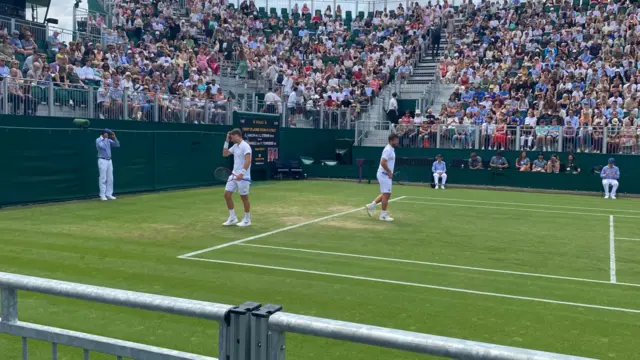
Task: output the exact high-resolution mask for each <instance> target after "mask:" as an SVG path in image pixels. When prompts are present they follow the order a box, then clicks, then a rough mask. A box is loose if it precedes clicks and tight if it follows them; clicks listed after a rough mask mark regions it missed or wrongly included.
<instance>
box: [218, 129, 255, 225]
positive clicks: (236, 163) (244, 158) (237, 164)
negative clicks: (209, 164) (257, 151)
mask: <svg viewBox="0 0 640 360" xmlns="http://www.w3.org/2000/svg"><path fill="white" fill-rule="evenodd" d="M229 142H232V143H233V146H232V147H231V148H229ZM229 155H233V174H232V175H229V179H228V180H227V185H226V186H225V187H224V200H225V201H226V202H227V209H229V219H227V221H225V222H224V223H223V224H222V225H224V226H231V225H234V224H236V225H237V226H249V225H251V213H250V212H249V211H250V209H251V204H249V185H251V146H249V144H248V143H247V142H246V141H244V140H243V139H242V131H240V129H233V130H231V131H229V134H227V141H225V143H224V148H223V149H222V156H224V157H227V156H229ZM236 190H237V191H238V194H240V198H241V199H242V203H243V204H244V218H243V219H242V221H240V222H238V218H237V217H236V212H235V210H234V208H233V199H232V198H231V195H233V193H234V192H235V191H236Z"/></svg>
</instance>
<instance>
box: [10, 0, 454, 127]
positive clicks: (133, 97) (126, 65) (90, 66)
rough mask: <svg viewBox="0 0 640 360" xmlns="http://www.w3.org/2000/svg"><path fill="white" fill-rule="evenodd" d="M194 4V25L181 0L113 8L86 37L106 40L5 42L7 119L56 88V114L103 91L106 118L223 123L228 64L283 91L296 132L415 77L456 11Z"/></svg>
mask: <svg viewBox="0 0 640 360" xmlns="http://www.w3.org/2000/svg"><path fill="white" fill-rule="evenodd" d="M188 4H189V8H188V9H187V11H186V15H185V14H184V13H183V12H178V11H177V10H176V9H177V7H178V6H179V5H178V3H177V2H175V1H172V0H159V1H153V2H128V1H116V3H115V6H114V7H113V14H109V16H112V17H111V19H110V21H106V20H105V18H103V17H97V18H93V17H89V19H88V22H87V28H88V30H87V34H90V33H91V31H92V30H91V29H95V28H98V29H100V33H101V34H103V38H101V39H99V41H93V40H92V39H93V38H92V37H91V36H88V37H86V38H81V39H78V40H77V41H69V42H63V41H61V40H60V38H59V35H60V34H59V33H58V32H53V33H52V35H50V36H49V37H48V39H46V40H45V41H42V42H41V43H40V44H36V43H35V42H33V41H30V40H29V36H30V34H29V31H28V29H27V30H25V31H23V32H18V33H17V34H0V35H2V37H3V39H2V45H0V56H2V59H4V60H5V62H6V66H0V76H2V77H3V78H5V77H6V79H7V81H8V82H9V86H8V88H9V97H10V102H11V103H12V107H11V109H9V110H10V111H12V112H22V111H24V113H25V114H29V113H32V112H35V111H37V107H38V105H39V104H41V103H46V102H47V101H48V97H47V90H46V87H48V84H49V83H53V84H54V85H53V86H54V88H55V96H54V102H55V104H56V105H59V106H68V107H71V108H75V107H77V106H86V105H87V104H88V103H89V101H90V100H89V99H88V97H87V91H85V90H86V89H88V87H95V91H94V94H95V95H94V96H95V99H94V100H93V101H95V103H96V105H97V112H96V114H97V115H99V116H100V117H110V118H122V117H123V116H125V114H126V115H128V117H129V118H134V119H150V117H151V113H152V109H151V107H152V104H155V103H156V102H157V104H158V106H159V107H160V110H159V111H158V112H159V114H160V120H166V121H173V120H175V117H176V111H177V110H179V109H184V111H185V112H186V114H187V115H186V117H187V119H188V120H189V121H194V122H198V121H201V122H215V116H214V117H213V118H212V117H211V116H210V118H209V119H204V118H203V116H204V114H205V110H204V107H205V106H208V107H209V108H208V109H207V110H209V111H208V113H209V114H213V115H215V113H216V112H223V111H224V110H225V109H226V108H227V106H230V101H231V100H230V99H229V98H228V96H227V95H228V94H225V91H226V89H222V88H221V87H220V85H219V83H220V82H219V81H218V82H216V80H217V79H219V76H220V72H221V68H222V67H224V66H226V65H229V66H232V67H233V69H234V72H235V76H236V77H237V78H243V79H257V78H260V79H261V80H264V83H265V84H266V87H267V89H271V90H275V89H276V88H280V90H278V91H279V93H278V98H280V97H281V98H282V100H283V103H284V104H286V107H287V108H289V109H291V108H293V109H295V110H293V111H291V112H289V115H290V116H289V121H290V122H291V123H292V124H293V123H294V122H295V118H296V117H297V116H298V115H300V114H304V113H308V111H310V110H312V109H318V108H319V107H321V106H322V107H324V108H326V109H332V108H341V107H344V106H347V107H349V108H351V107H356V106H357V108H355V109H354V110H352V111H353V112H354V113H355V114H356V115H357V114H358V113H360V112H361V108H360V107H361V106H366V105H368V104H370V103H371V101H372V99H373V98H374V97H375V96H376V95H377V94H379V92H380V91H381V89H382V87H383V86H385V84H387V83H388V82H389V81H390V80H391V79H392V78H393V76H394V75H395V73H396V72H398V70H399V69H400V70H402V71H403V72H409V71H410V70H411V69H412V66H413V62H414V59H415V58H416V54H417V53H418V52H419V51H420V48H421V45H422V42H423V41H424V40H425V34H426V32H427V31H428V29H429V27H430V26H431V24H433V23H435V22H437V21H439V20H440V17H441V16H442V14H443V13H444V12H445V11H444V10H446V7H448V4H446V2H445V5H446V7H443V5H440V4H438V5H437V6H432V5H427V6H420V5H419V4H418V3H417V2H416V3H411V6H410V7H409V8H407V9H405V8H404V7H403V6H402V5H399V6H398V7H397V8H396V9H393V10H391V9H390V10H387V9H386V8H385V9H384V10H382V11H376V12H375V13H371V14H366V15H365V14H364V13H359V14H352V13H351V12H350V11H346V12H344V13H343V12H342V10H341V9H340V6H337V7H336V9H331V7H327V9H326V10H325V11H324V12H322V11H320V10H316V11H315V13H314V14H312V13H311V11H310V9H309V7H308V5H307V4H306V3H303V4H302V6H300V5H299V4H297V3H295V4H294V6H293V8H292V9H281V12H280V13H277V10H276V9H264V8H258V7H256V5H255V3H254V2H253V1H250V2H248V1H243V2H242V3H241V4H240V5H239V8H236V7H234V6H233V5H232V4H228V3H226V2H225V1H224V0H207V1H194V2H192V3H188ZM267 10H269V11H270V12H269V13H267ZM107 23H110V24H111V26H107ZM14 68H15V69H17V70H18V71H17V72H15V71H11V69H14ZM267 89H265V90H267ZM265 92H266V91H265ZM274 93H275V92H274ZM125 95H127V96H128V97H127V101H124V96H125ZM272 98H273V97H272ZM125 103H126V104H127V106H125V105H124V104H125ZM267 105H270V104H266V103H265V104H262V105H261V106H260V108H261V109H266V108H270V107H269V106H267ZM277 109H279V110H280V111H286V110H285V109H282V106H278V107H277ZM183 116H184V115H183Z"/></svg>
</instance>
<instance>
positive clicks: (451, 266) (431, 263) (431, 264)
mask: <svg viewBox="0 0 640 360" xmlns="http://www.w3.org/2000/svg"><path fill="white" fill-rule="evenodd" d="M238 245H241V246H253V247H258V248H266V249H278V250H286V251H299V252H308V253H314V254H325V255H336V256H345V257H354V258H360V259H371V260H381V261H391V262H400V263H408V264H418V265H428V266H439V267H448V268H455V269H463V270H475V271H486V272H495V273H500V274H509V275H523V276H534V277H541V278H550V279H560V280H572V281H584V282H591V283H600V284H611V282H609V281H607V280H595V279H583V278H575V277H569V276H558V275H546V274H536V273H528V272H520V271H509V270H498V269H487V268H479V267H472V266H462V265H451V264H441V263H434V262H428V261H418V260H405V259H397V258H385V257H378V256H369V255H357V254H346V253H339V252H332V251H321V250H308V249H300V248H289V247H281V246H270V245H258V244H238ZM616 285H625V286H636V287H640V284H630V283H616Z"/></svg>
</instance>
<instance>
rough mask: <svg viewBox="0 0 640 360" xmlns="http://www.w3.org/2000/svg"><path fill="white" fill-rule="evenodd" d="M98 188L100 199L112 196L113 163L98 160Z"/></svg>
mask: <svg viewBox="0 0 640 360" xmlns="http://www.w3.org/2000/svg"><path fill="white" fill-rule="evenodd" d="M98 171H99V172H100V177H98V187H99V188H100V197H101V198H102V197H105V196H106V197H109V196H113V162H111V160H106V159H98Z"/></svg>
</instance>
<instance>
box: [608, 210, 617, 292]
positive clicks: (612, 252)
mask: <svg viewBox="0 0 640 360" xmlns="http://www.w3.org/2000/svg"><path fill="white" fill-rule="evenodd" d="M615 238H616V237H615V235H614V233H613V215H610V216H609V275H610V276H611V283H613V284H615V283H616V241H615Z"/></svg>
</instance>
